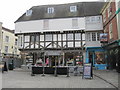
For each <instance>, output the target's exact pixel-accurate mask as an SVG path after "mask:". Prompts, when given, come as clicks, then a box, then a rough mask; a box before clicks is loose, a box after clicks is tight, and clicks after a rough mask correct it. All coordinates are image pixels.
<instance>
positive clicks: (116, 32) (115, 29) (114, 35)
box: [103, 2, 118, 42]
mask: <svg viewBox="0 0 120 90" xmlns="http://www.w3.org/2000/svg"><path fill="white" fill-rule="evenodd" d="M110 5H111V7H112V15H111V16H110V17H108V9H106V11H105V12H106V22H108V23H107V24H106V22H105V23H103V26H104V30H105V29H106V33H108V42H112V41H114V40H117V39H118V30H117V20H116V17H114V18H113V19H111V20H110V18H111V17H112V16H114V14H115V12H116V6H115V2H111V4H110ZM111 23H112V32H113V38H112V39H111V40H110V39H109V25H110V24H111ZM104 32H105V31H104Z"/></svg>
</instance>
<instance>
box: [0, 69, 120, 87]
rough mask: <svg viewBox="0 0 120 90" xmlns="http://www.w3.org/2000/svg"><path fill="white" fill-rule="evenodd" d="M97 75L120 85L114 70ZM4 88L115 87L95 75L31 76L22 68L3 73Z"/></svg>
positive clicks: (95, 72)
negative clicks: (87, 76)
mask: <svg viewBox="0 0 120 90" xmlns="http://www.w3.org/2000/svg"><path fill="white" fill-rule="evenodd" d="M94 74H96V75H102V76H103V77H104V78H106V79H108V81H110V82H111V83H114V85H116V86H118V74H117V73H116V72H113V71H109V73H108V74H106V71H94ZM111 77H112V78H111ZM2 87H3V88H115V87H114V86H113V85H111V84H110V83H107V82H106V81H104V80H102V79H100V78H99V77H97V76H94V78H93V79H91V80H90V79H82V76H80V75H79V76H73V75H71V76H70V77H66V76H65V75H62V76H60V75H59V76H58V77H54V76H53V75H46V76H45V77H42V76H41V75H36V76H31V74H30V72H28V71H27V72H25V71H23V70H21V69H16V70H14V71H9V72H8V73H7V72H5V73H4V74H3V75H2Z"/></svg>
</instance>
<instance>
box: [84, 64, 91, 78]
mask: <svg viewBox="0 0 120 90" xmlns="http://www.w3.org/2000/svg"><path fill="white" fill-rule="evenodd" d="M83 78H90V79H91V78H93V73H92V64H91V63H85V64H84V66H83Z"/></svg>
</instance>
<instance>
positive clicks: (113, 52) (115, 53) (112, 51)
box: [104, 40, 120, 72]
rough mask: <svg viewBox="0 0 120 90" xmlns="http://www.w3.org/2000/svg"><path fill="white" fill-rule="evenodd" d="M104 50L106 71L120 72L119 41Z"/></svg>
mask: <svg viewBox="0 0 120 90" xmlns="http://www.w3.org/2000/svg"><path fill="white" fill-rule="evenodd" d="M104 48H105V49H106V55H107V64H108V69H110V70H113V69H116V70H117V71H118V72H120V40H117V41H115V42H112V43H110V44H108V45H106V46H104Z"/></svg>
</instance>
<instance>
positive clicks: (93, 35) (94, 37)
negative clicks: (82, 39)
mask: <svg viewBox="0 0 120 90" xmlns="http://www.w3.org/2000/svg"><path fill="white" fill-rule="evenodd" d="M92 41H96V33H92Z"/></svg>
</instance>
